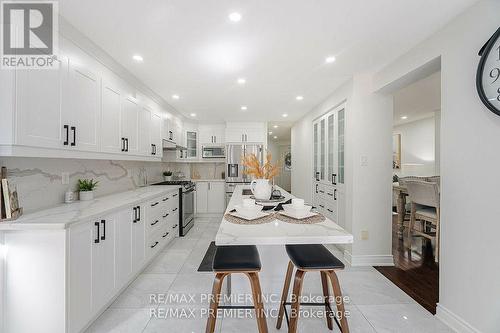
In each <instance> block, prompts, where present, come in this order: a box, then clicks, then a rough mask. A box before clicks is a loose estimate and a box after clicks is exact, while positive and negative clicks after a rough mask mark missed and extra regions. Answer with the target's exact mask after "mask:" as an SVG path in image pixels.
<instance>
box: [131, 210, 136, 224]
mask: <svg viewBox="0 0 500 333" xmlns="http://www.w3.org/2000/svg"><path fill="white" fill-rule="evenodd" d="M132 223H137V207H134V219H133V220H132Z"/></svg>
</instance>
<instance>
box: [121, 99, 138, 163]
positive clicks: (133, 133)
mask: <svg viewBox="0 0 500 333" xmlns="http://www.w3.org/2000/svg"><path fill="white" fill-rule="evenodd" d="M122 101H123V106H122V119H121V120H122V138H121V139H122V140H123V148H122V149H123V151H124V152H126V153H129V154H139V143H138V138H139V131H138V129H139V127H138V125H137V124H138V123H139V105H138V104H137V102H136V101H135V100H134V99H132V98H130V97H127V98H125V99H123V100H122Z"/></svg>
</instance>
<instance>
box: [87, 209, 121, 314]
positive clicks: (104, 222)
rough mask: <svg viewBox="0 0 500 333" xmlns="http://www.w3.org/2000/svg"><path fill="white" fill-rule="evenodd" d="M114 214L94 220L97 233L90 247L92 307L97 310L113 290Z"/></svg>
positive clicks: (110, 296) (109, 297) (111, 294)
mask: <svg viewBox="0 0 500 333" xmlns="http://www.w3.org/2000/svg"><path fill="white" fill-rule="evenodd" d="M115 222H116V216H115V215H108V216H105V217H103V218H102V219H101V220H97V221H95V222H94V226H95V227H97V225H99V227H98V229H97V230H98V232H99V234H98V235H97V237H96V239H95V240H94V244H93V247H92V309H93V312H97V311H99V310H100V309H101V308H102V307H103V306H104V305H106V303H107V302H108V300H110V299H111V298H112V297H113V295H114V292H115Z"/></svg>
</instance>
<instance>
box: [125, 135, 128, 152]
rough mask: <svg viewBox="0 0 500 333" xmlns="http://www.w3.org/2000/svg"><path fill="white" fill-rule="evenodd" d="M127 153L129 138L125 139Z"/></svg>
mask: <svg viewBox="0 0 500 333" xmlns="http://www.w3.org/2000/svg"><path fill="white" fill-rule="evenodd" d="M125 151H128V138H125Z"/></svg>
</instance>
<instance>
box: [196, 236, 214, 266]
mask: <svg viewBox="0 0 500 333" xmlns="http://www.w3.org/2000/svg"><path fill="white" fill-rule="evenodd" d="M215 250H217V245H215V242H212V243H210V246H209V247H208V249H207V252H206V253H205V256H204V257H203V260H202V261H201V264H200V267H198V272H212V262H213V261H214V256H215Z"/></svg>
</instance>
